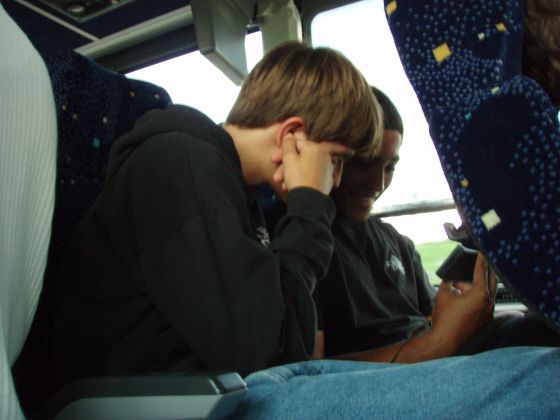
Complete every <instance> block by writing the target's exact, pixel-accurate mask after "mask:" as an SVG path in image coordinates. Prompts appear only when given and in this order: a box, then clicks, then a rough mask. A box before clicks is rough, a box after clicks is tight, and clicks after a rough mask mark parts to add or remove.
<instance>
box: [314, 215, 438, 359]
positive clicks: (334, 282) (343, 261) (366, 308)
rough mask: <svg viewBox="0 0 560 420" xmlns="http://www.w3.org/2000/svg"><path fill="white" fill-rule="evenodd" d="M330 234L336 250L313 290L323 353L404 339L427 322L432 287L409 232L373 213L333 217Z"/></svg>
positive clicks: (346, 350)
mask: <svg viewBox="0 0 560 420" xmlns="http://www.w3.org/2000/svg"><path fill="white" fill-rule="evenodd" d="M333 234H334V237H335V253H334V255H333V258H332V260H331V265H330V268H329V271H328V274H327V276H326V277H325V279H323V280H322V281H321V282H320V284H319V288H318V295H317V296H316V298H317V300H318V307H319V308H320V323H321V324H322V325H320V326H322V328H323V330H324V332H325V352H326V355H327V356H331V355H335V354H343V353H348V352H354V351H360V350H368V349H371V348H374V347H380V346H385V345H388V344H392V343H395V342H398V341H402V340H403V339H406V338H408V337H409V336H410V334H412V333H413V332H414V331H415V330H417V329H418V328H419V327H421V326H423V325H426V324H427V321H426V316H428V315H430V314H431V312H432V309H433V301H434V298H435V292H436V290H435V288H434V287H433V286H432V285H431V284H430V282H429V279H428V275H427V274H426V272H425V271H424V269H423V267H422V262H421V258H420V255H419V254H418V252H417V251H416V248H415V247H414V244H413V243H412V241H411V240H410V239H409V238H407V237H405V236H403V235H401V234H399V233H398V232H397V231H396V229H395V228H394V227H393V226H391V225H390V224H387V223H384V222H382V221H381V220H380V219H379V218H376V217H371V218H370V219H369V220H368V221H367V222H365V223H355V222H350V221H347V220H344V219H342V218H340V217H337V218H336V219H335V221H334V224H333Z"/></svg>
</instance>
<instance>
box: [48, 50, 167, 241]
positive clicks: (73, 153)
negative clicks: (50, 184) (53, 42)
mask: <svg viewBox="0 0 560 420" xmlns="http://www.w3.org/2000/svg"><path fill="white" fill-rule="evenodd" d="M46 64H47V68H48V70H49V74H50V76H51V81H52V85H53V91H54V97H55V101H56V112H57V120H58V130H59V138H58V161H57V170H58V175H57V191H56V208H55V216H54V221H53V225H54V226H53V230H54V232H53V233H54V235H56V236H54V237H53V244H52V248H53V249H55V250H62V249H61V248H64V244H65V243H66V239H67V237H68V234H69V233H70V232H71V231H72V229H73V227H74V225H75V224H76V222H77V221H78V220H79V219H81V217H82V216H83V215H84V213H85V212H86V211H87V210H88V209H89V208H90V207H91V205H92V204H93V202H94V201H95V199H96V197H97V196H98V195H99V193H100V192H101V188H102V185H103V180H104V177H105V170H106V166H107V162H108V159H109V149H110V148H111V146H112V144H113V142H114V141H115V140H116V139H117V138H118V137H120V136H121V135H122V134H124V133H126V132H127V131H129V130H130V129H132V127H133V126H134V123H135V122H136V120H137V119H138V118H139V117H140V116H142V115H143V114H144V113H146V112H147V111H149V110H150V109H153V108H165V107H167V106H168V105H169V104H170V103H171V98H170V97H169V95H168V94H167V92H166V91H165V90H164V89H163V88H161V87H159V86H156V85H154V84H151V83H148V82H144V81H140V80H134V79H129V78H127V77H126V76H125V75H123V74H119V73H116V72H113V71H110V70H108V69H106V68H104V67H102V66H100V65H99V64H97V63H96V62H95V61H93V60H91V59H89V58H87V57H85V56H83V55H81V54H78V53H76V52H74V51H68V52H63V53H59V54H56V55H52V56H48V57H46ZM57 248H58V249H57Z"/></svg>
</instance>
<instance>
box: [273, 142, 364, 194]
mask: <svg viewBox="0 0 560 420" xmlns="http://www.w3.org/2000/svg"><path fill="white" fill-rule="evenodd" d="M282 151H283V159H282V165H281V166H280V167H279V168H278V170H277V172H276V174H275V175H274V180H275V181H277V182H282V187H283V189H284V190H286V191H290V190H292V189H293V188H297V187H309V188H314V189H316V190H319V191H321V192H322V193H323V194H327V195H328V194H329V193H330V192H331V190H332V188H333V187H334V186H337V185H338V184H339V182H340V177H341V176H342V166H343V164H344V160H345V159H347V158H348V157H350V156H352V154H353V152H352V150H351V149H350V148H349V147H347V146H344V145H341V144H338V143H334V142H327V141H324V142H320V143H318V142H314V141H311V140H308V139H307V138H306V136H305V134H304V133H303V132H297V133H295V134H292V133H290V134H289V135H287V136H286V137H284V140H283V142H282Z"/></svg>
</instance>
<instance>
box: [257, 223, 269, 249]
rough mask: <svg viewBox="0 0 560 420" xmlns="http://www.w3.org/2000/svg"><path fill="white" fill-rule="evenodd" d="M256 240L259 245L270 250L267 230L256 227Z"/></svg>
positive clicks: (262, 227)
mask: <svg viewBox="0 0 560 420" xmlns="http://www.w3.org/2000/svg"><path fill="white" fill-rule="evenodd" d="M257 239H258V240H259V241H261V244H263V245H264V246H266V247H267V248H270V236H268V230H266V228H265V227H264V226H258V227H257Z"/></svg>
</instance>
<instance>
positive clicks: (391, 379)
mask: <svg viewBox="0 0 560 420" xmlns="http://www.w3.org/2000/svg"><path fill="white" fill-rule="evenodd" d="M559 374H560V349H555V348H543V347H510V348H506V349H498V350H492V351H489V352H485V353H480V354H478V355H475V356H457V357H450V358H445V359H439V360H434V361H430V362H424V363H416V364H412V365H405V364H388V363H363V362H347V361H336V360H316V361H308V362H299V363H294V364H290V365H285V366H279V367H275V368H271V369H267V370H264V371H260V372H256V373H254V374H251V375H249V376H248V377H247V378H246V382H247V385H248V393H247V396H246V398H245V400H244V401H243V402H242V404H241V406H240V407H239V409H238V410H237V411H236V412H235V414H234V416H233V418H247V419H315V418H316V419H373V418H376V419H379V418H381V419H386V418H387V419H434V418H435V419H440V418H445V419H464V418H468V419H490V418H491V419H509V418H511V419H519V418H524V419H548V418H558V416H559V415H560V414H559V413H560V391H559V389H560V375H559Z"/></svg>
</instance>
